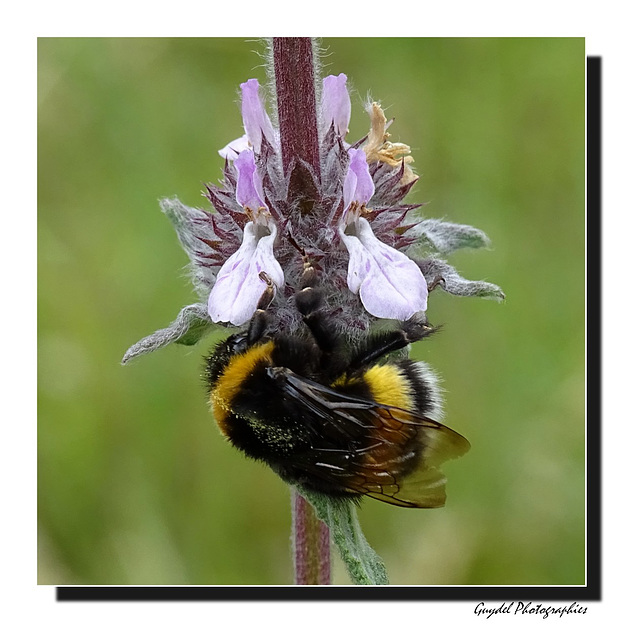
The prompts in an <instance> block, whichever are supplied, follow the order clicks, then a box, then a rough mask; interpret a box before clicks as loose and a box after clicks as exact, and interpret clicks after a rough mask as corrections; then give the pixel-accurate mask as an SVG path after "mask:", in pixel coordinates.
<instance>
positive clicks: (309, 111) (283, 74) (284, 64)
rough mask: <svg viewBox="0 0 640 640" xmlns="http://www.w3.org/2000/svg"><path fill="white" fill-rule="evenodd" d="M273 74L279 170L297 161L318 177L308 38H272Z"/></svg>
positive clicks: (311, 61) (312, 85) (318, 161)
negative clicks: (278, 135)
mask: <svg viewBox="0 0 640 640" xmlns="http://www.w3.org/2000/svg"><path fill="white" fill-rule="evenodd" d="M273 71H274V75H275V81H276V97H277V105H278V125H279V127H280V148H281V150H282V168H283V170H284V172H285V174H286V173H287V172H288V171H289V170H290V169H291V165H292V163H293V162H294V161H295V159H296V158H298V159H300V160H303V161H304V162H306V163H307V164H308V165H309V166H310V167H311V168H312V169H313V171H314V173H315V175H316V176H319V175H320V148H319V144H318V121H317V114H316V111H317V110H316V87H315V65H314V59H313V43H312V42H311V38H274V39H273Z"/></svg>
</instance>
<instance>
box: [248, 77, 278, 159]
mask: <svg viewBox="0 0 640 640" xmlns="http://www.w3.org/2000/svg"><path fill="white" fill-rule="evenodd" d="M240 89H241V90H242V122H243V124H244V130H245V132H246V134H247V137H248V138H249V142H250V143H251V146H252V147H253V149H254V150H255V152H256V153H260V150H261V147H262V138H263V136H264V139H265V140H266V141H267V142H268V143H269V144H270V145H271V146H272V147H274V148H275V146H276V136H275V132H274V130H273V125H272V124H271V120H270V119H269V116H268V115H267V112H266V110H265V108H264V104H263V102H262V98H261V97H260V84H259V83H258V81H257V80H256V79H255V78H253V79H251V80H247V81H246V82H243V83H242V84H241V85H240Z"/></svg>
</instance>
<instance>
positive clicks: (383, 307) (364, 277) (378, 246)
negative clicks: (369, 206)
mask: <svg viewBox="0 0 640 640" xmlns="http://www.w3.org/2000/svg"><path fill="white" fill-rule="evenodd" d="M340 237H341V238H342V240H343V242H344V243H345V245H346V247H347V250H348V251H349V269H348V273H347V284H348V286H349V289H350V290H351V291H353V292H354V293H357V292H359V293H360V299H361V300H362V304H363V306H364V308H365V309H366V310H367V311H368V312H369V313H370V314H371V315H372V316H375V317H376V318H392V319H395V320H407V319H408V318H410V317H411V316H412V315H413V314H414V313H417V312H418V311H424V310H425V309H426V308H427V295H428V292H427V283H426V281H425V279H424V276H423V275H422V272H421V271H420V269H419V267H418V265H417V264H416V263H415V262H413V260H411V259H410V258H408V257H407V256H406V255H404V253H401V252H400V251H398V250H396V249H394V248H393V247H390V246H389V245H386V244H384V242H380V240H378V238H376V237H375V235H374V233H373V231H372V230H371V226H370V225H369V223H368V222H367V221H366V220H364V219H363V218H358V219H357V220H356V221H355V222H354V223H353V224H352V225H349V227H347V229H346V231H345V230H344V229H340Z"/></svg>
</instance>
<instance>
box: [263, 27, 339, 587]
mask: <svg viewBox="0 0 640 640" xmlns="http://www.w3.org/2000/svg"><path fill="white" fill-rule="evenodd" d="M273 70H274V75H275V84H276V102H277V105H278V127H279V129H280V149H281V152H282V168H283V171H284V173H285V175H289V172H292V173H291V179H290V182H289V191H288V198H289V200H290V202H298V203H299V206H300V208H301V210H303V211H305V210H311V208H312V207H313V203H314V201H315V199H316V197H317V195H316V192H315V191H314V189H315V183H317V182H319V178H320V148H319V144H318V122H317V109H316V92H315V65H314V59H313V44H312V42H311V39H310V38H274V39H273ZM300 161H302V163H301V162H300ZM305 165H306V167H307V168H304V166H305ZM307 169H310V171H311V173H312V174H314V175H309V172H308V170H307ZM292 493H293V497H292V501H291V502H292V511H293V513H292V516H293V517H292V520H293V548H294V565H295V580H296V584H330V581H331V553H330V552H331V547H330V535H329V528H328V527H327V525H326V524H324V522H322V521H320V520H318V518H317V516H316V514H315V510H314V509H313V507H312V506H311V505H310V504H309V503H308V502H307V501H306V500H305V499H304V498H303V497H302V496H301V495H300V494H298V492H297V491H295V490H293V489H292Z"/></svg>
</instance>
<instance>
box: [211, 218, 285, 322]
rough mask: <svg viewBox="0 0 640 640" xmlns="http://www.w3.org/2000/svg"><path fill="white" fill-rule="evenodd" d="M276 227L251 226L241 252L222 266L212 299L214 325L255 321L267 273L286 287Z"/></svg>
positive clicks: (265, 224) (264, 225) (271, 224)
mask: <svg viewBox="0 0 640 640" xmlns="http://www.w3.org/2000/svg"><path fill="white" fill-rule="evenodd" d="M275 239H276V227H275V225H274V224H273V222H272V221H271V220H267V221H266V223H263V224H261V223H258V222H251V221H250V222H247V224H246V225H245V227H244V235H243V238H242V244H241V245H240V248H239V249H238V250H237V251H236V252H235V253H234V254H233V255H232V256H231V257H230V258H229V259H228V260H227V261H226V262H225V263H224V264H223V265H222V268H221V269H220V271H219V272H218V277H217V278H216V283H215V284H214V285H213V289H212V290H211V294H210V295H209V304H208V309H209V316H210V317H211V319H212V320H213V322H230V323H231V324H234V325H236V326H240V325H242V324H244V323H245V322H247V321H248V320H250V319H251V316H252V315H253V314H254V313H255V311H256V307H257V305H258V300H260V296H261V295H262V294H263V292H264V290H265V289H266V287H267V285H266V283H265V282H263V281H262V280H261V279H260V273H261V272H262V271H264V272H265V273H266V274H267V275H269V277H270V278H271V279H272V280H273V282H274V283H275V284H276V285H277V286H279V287H282V286H284V273H283V272H282V267H281V266H280V264H279V263H278V261H277V260H276V259H275V258H274V256H273V243H274V242H275Z"/></svg>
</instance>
